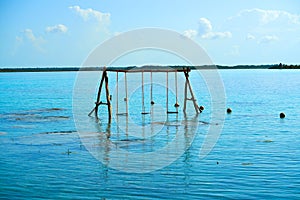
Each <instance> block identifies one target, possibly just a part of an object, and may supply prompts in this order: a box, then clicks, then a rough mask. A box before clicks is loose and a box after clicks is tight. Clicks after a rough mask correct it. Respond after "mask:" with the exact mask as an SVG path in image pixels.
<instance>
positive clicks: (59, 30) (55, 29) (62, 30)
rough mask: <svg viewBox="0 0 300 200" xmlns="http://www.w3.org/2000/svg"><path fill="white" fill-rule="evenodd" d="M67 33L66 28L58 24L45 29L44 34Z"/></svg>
mask: <svg viewBox="0 0 300 200" xmlns="http://www.w3.org/2000/svg"><path fill="white" fill-rule="evenodd" d="M67 31H68V27H66V26H65V25H63V24H58V25H55V26H48V27H47V28H46V32H48V33H66V32H67Z"/></svg>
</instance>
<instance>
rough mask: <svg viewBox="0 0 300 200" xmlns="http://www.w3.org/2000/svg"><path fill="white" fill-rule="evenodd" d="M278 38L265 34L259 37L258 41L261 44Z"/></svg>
mask: <svg viewBox="0 0 300 200" xmlns="http://www.w3.org/2000/svg"><path fill="white" fill-rule="evenodd" d="M277 40H279V38H278V37H277V36H275V35H265V36H264V37H262V38H261V40H260V41H259V43H261V44H263V43H271V42H274V41H277Z"/></svg>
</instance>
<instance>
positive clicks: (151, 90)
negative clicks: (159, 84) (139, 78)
mask: <svg viewBox="0 0 300 200" xmlns="http://www.w3.org/2000/svg"><path fill="white" fill-rule="evenodd" d="M150 82H151V87H150V99H151V105H154V101H153V81H152V72H151V73H150Z"/></svg>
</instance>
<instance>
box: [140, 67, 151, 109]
mask: <svg viewBox="0 0 300 200" xmlns="http://www.w3.org/2000/svg"><path fill="white" fill-rule="evenodd" d="M142 114H143V115H145V114H149V113H148V112H146V111H145V92H144V72H142Z"/></svg>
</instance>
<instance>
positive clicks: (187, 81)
mask: <svg viewBox="0 0 300 200" xmlns="http://www.w3.org/2000/svg"><path fill="white" fill-rule="evenodd" d="M184 75H185V97H184V112H185V109H186V100H191V101H193V105H194V108H195V111H196V113H197V114H199V109H198V105H197V103H196V99H195V96H194V93H193V90H192V86H191V84H190V81H189V72H188V71H184ZM187 87H188V88H189V90H190V93H191V98H190V99H188V98H187Z"/></svg>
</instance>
